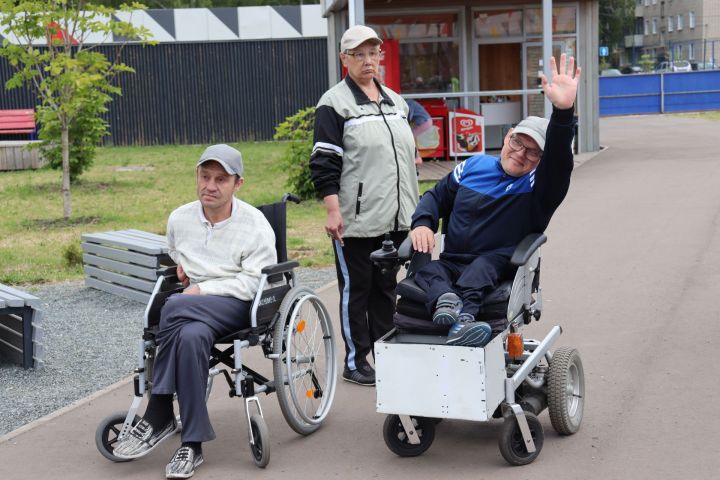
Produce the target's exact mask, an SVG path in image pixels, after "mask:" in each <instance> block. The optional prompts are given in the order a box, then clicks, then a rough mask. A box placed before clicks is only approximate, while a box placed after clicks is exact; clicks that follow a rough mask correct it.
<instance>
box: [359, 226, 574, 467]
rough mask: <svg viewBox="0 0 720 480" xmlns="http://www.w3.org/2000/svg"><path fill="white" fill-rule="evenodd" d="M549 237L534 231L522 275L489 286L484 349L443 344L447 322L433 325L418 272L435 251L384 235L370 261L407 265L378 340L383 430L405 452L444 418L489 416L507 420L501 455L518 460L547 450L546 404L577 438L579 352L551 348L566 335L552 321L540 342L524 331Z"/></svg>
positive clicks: (424, 445)
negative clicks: (389, 321) (489, 333)
mask: <svg viewBox="0 0 720 480" xmlns="http://www.w3.org/2000/svg"><path fill="white" fill-rule="evenodd" d="M545 241H546V237H545V235H543V234H532V235H528V236H527V237H526V238H525V239H524V240H523V241H522V242H521V243H520V244H519V245H518V247H517V248H516V249H515V251H514V253H513V256H512V258H511V263H512V264H513V265H515V266H517V271H516V273H515V277H514V279H513V280H512V281H510V280H508V281H505V282H503V283H501V284H500V285H499V286H498V287H497V288H495V289H494V290H493V291H491V292H488V294H487V295H486V297H485V301H484V305H483V308H482V310H481V312H480V313H479V315H478V318H477V320H482V321H485V322H487V323H489V324H490V325H491V327H492V329H493V338H492V339H491V340H490V342H489V343H488V344H487V345H485V347H482V348H480V347H459V346H448V345H446V344H445V342H446V335H447V331H448V328H449V327H438V326H436V325H434V324H433V323H432V319H431V316H430V314H429V313H428V312H427V309H426V308H425V305H424V303H425V292H424V291H423V290H422V289H420V287H418V286H417V284H416V283H415V281H414V279H413V277H414V274H415V272H417V271H418V269H420V268H421V267H422V266H423V265H425V264H426V263H428V262H429V261H430V254H423V253H413V252H412V243H411V242H410V239H407V240H406V241H405V242H404V243H403V244H402V245H401V246H400V247H399V248H398V249H397V250H396V249H395V248H394V247H393V246H392V242H388V241H386V242H385V243H384V244H383V248H382V249H381V250H377V251H375V252H373V254H372V255H371V258H372V259H373V261H374V262H376V263H377V264H378V265H380V266H381V267H382V268H387V269H393V268H398V266H399V265H400V264H402V263H405V262H409V263H407V264H406V266H407V268H408V275H407V278H405V279H403V280H402V281H400V282H399V284H398V287H397V294H398V295H399V296H400V298H399V299H398V303H397V310H396V313H395V317H394V323H395V328H394V329H393V330H392V331H390V332H389V333H388V334H387V335H385V336H384V337H383V338H381V339H380V340H378V341H377V342H375V350H374V352H375V371H376V389H377V405H376V407H377V411H378V412H379V413H385V414H388V416H387V417H386V419H385V423H384V426H383V437H384V439H385V443H386V445H387V446H388V448H389V449H390V450H391V451H392V452H394V453H395V454H397V455H399V456H402V457H410V456H416V455H420V454H422V453H423V452H425V451H426V450H427V449H428V448H429V447H430V445H431V444H432V442H433V439H434V438H435V425H436V423H438V421H439V419H443V418H448V419H462V420H474V421H481V422H488V421H490V420H491V419H492V418H503V420H504V421H503V425H502V428H501V433H500V438H499V447H500V453H501V454H502V456H503V457H504V458H505V460H507V462H508V463H510V464H511V465H526V464H529V463H531V462H532V461H533V460H535V458H537V456H538V455H539V454H540V450H541V449H542V446H543V439H544V432H543V427H542V424H541V423H540V421H539V420H538V415H540V413H541V412H542V411H543V410H544V409H545V408H547V409H548V411H549V413H550V421H551V423H552V426H553V428H554V429H555V430H556V431H557V432H558V433H559V434H561V435H571V434H574V433H575V432H577V431H578V430H579V428H580V424H581V422H582V417H583V407H584V403H585V397H584V396H585V377H584V372H583V366H582V361H581V359H580V355H579V353H578V352H577V350H575V349H572V348H567V347H560V348H557V349H556V350H555V351H554V352H552V353H551V352H550V348H551V347H552V345H553V344H554V343H555V341H556V340H557V339H558V337H559V336H560V334H561V333H562V329H561V328H560V326H557V325H556V326H554V327H552V328H551V329H550V332H549V333H548V334H547V335H546V336H545V338H544V339H543V340H542V341H536V340H530V339H523V337H522V335H521V334H520V330H521V328H522V327H523V326H524V325H527V324H529V323H530V322H531V321H532V320H533V319H535V320H539V319H540V315H541V312H542V290H541V288H540V246H541V245H542V244H544V243H545Z"/></svg>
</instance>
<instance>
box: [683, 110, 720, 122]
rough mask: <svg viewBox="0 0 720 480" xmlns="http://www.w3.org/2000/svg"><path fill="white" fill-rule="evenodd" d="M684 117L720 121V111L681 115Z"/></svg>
mask: <svg viewBox="0 0 720 480" xmlns="http://www.w3.org/2000/svg"><path fill="white" fill-rule="evenodd" d="M678 115H680V116H682V117H689V118H702V119H703V120H720V111H717V110H714V111H711V112H696V113H680V114H678Z"/></svg>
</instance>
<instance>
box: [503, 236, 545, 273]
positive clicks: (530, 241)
mask: <svg viewBox="0 0 720 480" xmlns="http://www.w3.org/2000/svg"><path fill="white" fill-rule="evenodd" d="M545 242H547V237H546V236H545V235H544V234H542V233H531V234H530V235H527V236H526V237H525V238H523V239H522V241H521V242H520V243H519V244H518V246H517V247H515V251H514V252H513V255H512V258H511V259H510V263H512V264H513V265H515V266H518V267H519V266H520V265H525V264H526V263H527V261H528V260H530V257H531V256H532V254H533V253H535V250H537V249H538V248H540V245H542V244H543V243H545Z"/></svg>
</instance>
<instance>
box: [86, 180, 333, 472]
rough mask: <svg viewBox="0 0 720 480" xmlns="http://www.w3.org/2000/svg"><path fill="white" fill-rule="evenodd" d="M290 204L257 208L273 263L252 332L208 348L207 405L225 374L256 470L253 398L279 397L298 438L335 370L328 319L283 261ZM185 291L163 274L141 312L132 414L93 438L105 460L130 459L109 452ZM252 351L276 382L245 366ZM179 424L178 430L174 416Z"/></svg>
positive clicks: (261, 425)
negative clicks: (165, 310)
mask: <svg viewBox="0 0 720 480" xmlns="http://www.w3.org/2000/svg"><path fill="white" fill-rule="evenodd" d="M288 200H290V201H293V202H295V203H299V202H300V199H299V198H297V197H296V196H294V195H292V194H285V195H284V196H283V198H282V201H280V202H279V203H274V204H269V205H262V206H260V207H258V209H259V210H260V211H261V212H262V213H263V214H264V215H265V217H266V218H267V219H268V222H269V223H270V225H271V226H272V228H273V230H274V232H275V248H276V251H277V259H278V263H277V264H275V265H269V266H267V267H265V268H263V270H262V276H261V279H260V287H259V289H258V292H257V294H256V295H255V299H254V300H253V303H252V307H251V314H250V315H251V318H250V325H251V326H250V327H249V328H246V329H244V330H240V331H238V332H235V333H233V334H231V335H227V336H225V337H223V338H220V339H218V340H217V341H216V342H215V344H214V345H213V347H212V351H211V358H210V372H209V377H208V385H207V389H206V396H205V399H206V401H207V399H208V397H209V396H210V392H211V389H212V386H213V379H214V377H216V376H217V375H222V376H223V377H224V378H225V380H226V381H227V383H228V386H229V388H230V392H229V393H230V396H231V397H236V396H237V397H243V398H244V399H245V415H244V417H245V418H246V421H247V425H248V440H249V444H250V451H251V454H252V459H253V461H254V463H255V464H256V465H257V466H258V467H261V468H262V467H265V466H266V465H267V464H268V462H269V460H270V440H269V438H268V435H269V431H268V427H267V425H266V423H265V420H264V418H263V412H262V408H261V406H260V401H259V399H258V397H257V394H259V393H265V394H270V393H272V392H275V393H277V397H278V402H279V403H280V409H281V411H282V413H283V416H284V418H285V420H286V422H287V423H288V425H289V426H290V427H291V428H292V429H293V430H294V431H295V432H297V433H299V434H301V435H309V434H311V433H313V432H314V431H315V430H317V429H318V428H319V427H320V425H321V423H322V421H323V420H324V419H325V417H326V416H327V414H328V412H329V411H330V407H331V405H332V402H333V397H334V395H335V384H336V371H337V364H336V359H335V340H334V335H333V329H332V323H331V320H330V315H329V314H328V312H327V309H326V308H325V306H324V305H323V304H322V302H321V301H320V299H319V298H318V297H317V296H316V295H315V293H314V292H313V291H312V290H311V289H310V288H308V287H304V286H299V285H296V282H295V274H294V268H296V267H297V266H298V263H297V262H294V261H287V250H286V215H285V214H286V204H287V201H288ZM182 290H183V287H182V285H181V284H180V283H179V281H178V278H177V276H176V274H175V267H171V268H170V269H168V270H167V271H166V272H165V273H164V274H163V275H162V276H160V277H159V278H158V280H157V283H156V284H155V288H154V291H153V293H152V296H151V298H150V301H149V302H148V304H147V307H146V309H145V315H144V328H143V336H142V338H141V339H139V340H138V350H137V355H138V368H137V369H136V370H135V377H134V398H133V400H132V403H131V405H130V408H129V410H128V411H125V412H117V413H114V414H112V415H110V416H108V417H107V418H105V419H104V420H103V421H102V422H101V423H100V424H99V425H98V427H97V430H96V433H95V443H96V446H97V448H98V450H99V451H100V453H101V454H102V455H103V456H104V457H105V458H108V459H109V460H112V461H114V462H123V461H128V460H126V459H121V458H119V457H117V456H115V455H113V449H114V446H115V444H116V443H117V441H118V440H119V439H121V438H122V437H123V436H124V435H126V434H127V433H128V432H129V431H130V430H131V429H132V427H133V425H134V424H135V423H137V422H138V421H139V420H140V418H139V416H138V415H137V412H138V409H139V407H140V403H141V402H142V399H143V396H144V395H145V394H147V395H148V396H149V395H150V393H151V391H152V378H153V376H152V370H153V359H154V357H155V353H156V349H157V346H156V344H155V334H156V332H157V328H158V325H159V323H160V310H161V308H162V306H163V305H164V303H165V300H166V299H167V298H168V297H169V296H170V295H173V294H175V293H178V292H181V291H182ZM253 346H260V348H262V351H263V354H264V356H265V357H266V358H268V359H271V360H272V362H273V369H272V371H273V377H274V378H272V379H268V378H265V377H264V376H263V375H261V374H260V373H258V372H257V371H254V370H252V369H251V368H250V367H248V366H247V365H245V364H244V363H243V359H242V350H243V349H245V348H249V347H253ZM224 367H228V368H229V369H230V371H229V372H228V369H226V368H224ZM251 404H252V406H251ZM177 420H178V425H180V421H179V417H178V418H177Z"/></svg>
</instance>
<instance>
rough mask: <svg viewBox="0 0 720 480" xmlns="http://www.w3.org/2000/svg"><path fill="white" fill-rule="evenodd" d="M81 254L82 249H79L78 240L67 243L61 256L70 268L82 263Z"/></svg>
mask: <svg viewBox="0 0 720 480" xmlns="http://www.w3.org/2000/svg"><path fill="white" fill-rule="evenodd" d="M82 255H83V254H82V250H81V249H80V245H78V242H71V243H68V244H67V245H65V248H63V258H64V259H65V264H66V265H67V266H68V267H70V268H72V267H77V266H78V265H82V263H83V258H82Z"/></svg>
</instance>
